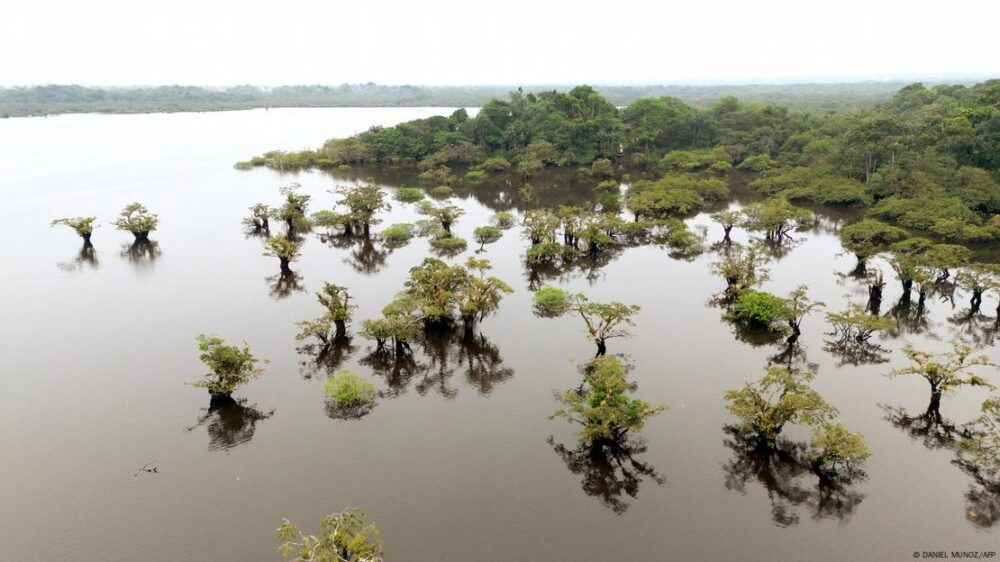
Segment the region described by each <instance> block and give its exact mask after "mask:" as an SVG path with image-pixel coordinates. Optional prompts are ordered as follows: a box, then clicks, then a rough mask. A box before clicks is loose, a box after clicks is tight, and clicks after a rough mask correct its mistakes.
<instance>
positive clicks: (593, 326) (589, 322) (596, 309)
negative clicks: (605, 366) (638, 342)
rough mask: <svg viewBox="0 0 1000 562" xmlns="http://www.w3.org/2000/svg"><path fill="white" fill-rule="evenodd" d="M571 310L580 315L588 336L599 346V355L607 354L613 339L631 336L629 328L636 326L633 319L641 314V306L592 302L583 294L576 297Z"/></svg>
mask: <svg viewBox="0 0 1000 562" xmlns="http://www.w3.org/2000/svg"><path fill="white" fill-rule="evenodd" d="M571 310H572V311H573V312H575V313H576V314H579V315H580V318H582V319H583V323H584V325H585V326H586V327H587V336H588V337H589V338H590V339H591V340H592V341H593V342H594V343H595V344H596V345H597V355H598V356H601V355H604V354H605V353H607V350H608V347H607V341H608V340H609V339H611V338H627V337H629V336H631V335H632V334H631V332H629V330H628V327H629V326H635V321H634V320H633V317H634V316H635V315H636V314H638V313H639V305H634V304H633V305H628V304H622V303H620V302H609V303H601V302H591V301H590V300H588V299H587V297H586V296H584V295H583V294H577V295H574V296H573V298H572V305H571Z"/></svg>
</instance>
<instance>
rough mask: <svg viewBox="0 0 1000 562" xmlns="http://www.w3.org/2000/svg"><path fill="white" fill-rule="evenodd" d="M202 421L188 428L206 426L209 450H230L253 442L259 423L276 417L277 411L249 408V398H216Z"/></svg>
mask: <svg viewBox="0 0 1000 562" xmlns="http://www.w3.org/2000/svg"><path fill="white" fill-rule="evenodd" d="M202 411H203V412H205V413H204V414H203V415H202V416H200V417H199V418H198V422H197V423H196V424H195V425H193V426H191V427H189V428H187V430H188V431H194V430H195V429H197V428H199V427H205V430H206V431H207V432H208V450H209V451H219V450H227V449H231V448H233V447H236V446H237V445H242V444H244V443H247V442H249V441H250V440H251V439H253V434H254V432H255V431H256V430H257V422H260V421H263V420H266V419H268V418H270V417H271V416H272V415H274V410H271V411H269V412H266V413H265V412H262V411H261V410H258V409H257V406H256V404H254V405H247V401H246V399H241V400H235V399H233V398H232V397H228V396H227V397H218V398H212V399H211V401H210V402H209V404H208V408H205V409H203V410H202Z"/></svg>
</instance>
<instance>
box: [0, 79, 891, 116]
mask: <svg viewBox="0 0 1000 562" xmlns="http://www.w3.org/2000/svg"><path fill="white" fill-rule="evenodd" d="M904 85H905V84H904V83H901V82H859V83H843V84H837V83H831V84H745V85H728V86H600V87H597V91H598V92H599V93H600V94H601V95H602V96H604V97H605V98H606V99H607V100H608V101H609V102H611V103H613V104H615V105H616V106H622V105H627V104H629V103H632V102H633V101H635V100H636V99H639V98H642V97H661V96H670V97H676V98H678V99H680V100H683V101H684V102H686V103H689V104H692V105H695V106H697V107H707V106H708V105H710V104H712V103H714V102H716V101H718V100H719V99H720V98H723V97H725V96H738V97H740V98H741V99H744V100H751V101H760V102H762V103H773V104H780V105H784V106H787V107H790V108H794V109H797V110H801V111H808V112H828V111H837V110H845V109H850V108H861V107H871V106H872V105H874V104H875V103H878V102H881V101H885V100H886V99H888V98H889V97H890V96H891V95H892V93H893V92H894V91H896V90H897V89H899V88H900V87H902V86H904ZM557 88H558V86H556V85H547V86H546V85H539V86H535V87H532V88H529V89H530V90H534V91H544V90H551V89H557ZM509 89H510V88H509V87H506V86H384V85H378V84H372V83H367V84H342V85H340V86H319V85H314V86H280V87H273V88H265V87H259V86H248V85H244V86H234V87H229V88H204V87H198V86H159V87H121V88H113V87H108V88H98V87H84V86H77V85H44V86H29V87H13V88H3V87H0V117H20V116H31V115H50V114H58V113H149V112H174V111H220V110H235V109H253V108H260V107H420V106H427V107H479V106H481V105H483V104H484V103H486V102H487V101H489V100H490V99H491V98H495V97H503V96H505V95H506V94H507V92H508V90H509Z"/></svg>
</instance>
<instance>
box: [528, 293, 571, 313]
mask: <svg viewBox="0 0 1000 562" xmlns="http://www.w3.org/2000/svg"><path fill="white" fill-rule="evenodd" d="M532 303H533V305H534V311H535V315H537V316H541V317H543V318H555V317H557V316H562V315H563V314H565V313H566V312H568V311H569V308H570V294H569V293H567V292H566V291H564V290H562V289H560V288H558V287H548V286H546V287H542V288H541V289H538V290H537V291H535V296H534V297H532Z"/></svg>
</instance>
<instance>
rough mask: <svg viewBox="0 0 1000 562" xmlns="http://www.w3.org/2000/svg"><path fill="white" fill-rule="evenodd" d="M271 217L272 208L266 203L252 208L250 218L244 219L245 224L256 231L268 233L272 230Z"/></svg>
mask: <svg viewBox="0 0 1000 562" xmlns="http://www.w3.org/2000/svg"><path fill="white" fill-rule="evenodd" d="M270 216H271V208H270V207H269V206H267V205H266V204H264V203H257V204H255V205H254V206H252V207H250V216H248V217H246V218H245V219H243V224H244V225H246V227H247V228H249V229H252V230H254V231H265V232H267V231H269V230H271V224H270V222H269V220H268V219H269V218H270Z"/></svg>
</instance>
